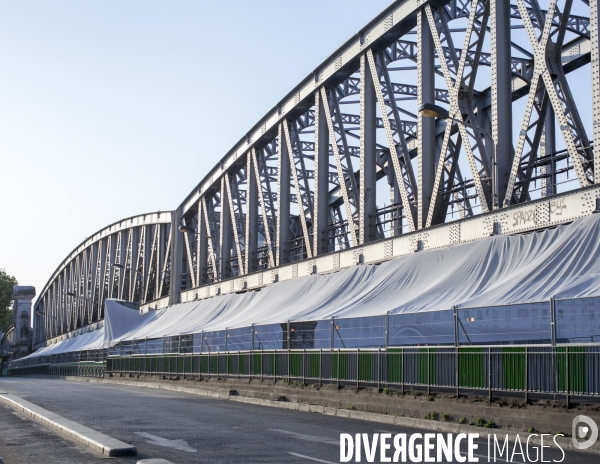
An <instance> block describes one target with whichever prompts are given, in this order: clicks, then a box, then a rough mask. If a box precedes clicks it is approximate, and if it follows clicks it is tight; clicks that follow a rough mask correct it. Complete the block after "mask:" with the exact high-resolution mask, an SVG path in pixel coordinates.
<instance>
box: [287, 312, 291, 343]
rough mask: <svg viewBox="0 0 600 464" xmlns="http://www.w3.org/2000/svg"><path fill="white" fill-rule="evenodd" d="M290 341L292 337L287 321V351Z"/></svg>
mask: <svg viewBox="0 0 600 464" xmlns="http://www.w3.org/2000/svg"><path fill="white" fill-rule="evenodd" d="M291 340H292V337H291V328H290V321H289V319H288V321H287V349H288V350H289V349H290V348H291V347H292V345H291Z"/></svg>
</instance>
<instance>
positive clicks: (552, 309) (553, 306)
mask: <svg viewBox="0 0 600 464" xmlns="http://www.w3.org/2000/svg"><path fill="white" fill-rule="evenodd" d="M550 324H551V325H550V329H551V330H552V371H553V372H554V400H557V399H558V362H557V361H558V360H557V359H556V301H555V300H554V296H552V297H551V298H550Z"/></svg>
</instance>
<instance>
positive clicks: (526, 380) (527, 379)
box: [525, 347, 529, 404]
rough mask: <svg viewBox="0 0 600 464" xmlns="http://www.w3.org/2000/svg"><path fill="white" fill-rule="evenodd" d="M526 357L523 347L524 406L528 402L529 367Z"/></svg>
mask: <svg viewBox="0 0 600 464" xmlns="http://www.w3.org/2000/svg"><path fill="white" fill-rule="evenodd" d="M528 357H529V356H527V347H525V404H527V403H528V402H529V375H528V374H529V372H528V371H529V367H528V361H529V360H528V359H527V358H528Z"/></svg>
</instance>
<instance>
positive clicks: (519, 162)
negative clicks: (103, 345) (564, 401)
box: [34, 0, 600, 347]
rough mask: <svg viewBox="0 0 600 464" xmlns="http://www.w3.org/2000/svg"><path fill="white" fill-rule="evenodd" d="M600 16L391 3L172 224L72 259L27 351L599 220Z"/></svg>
mask: <svg viewBox="0 0 600 464" xmlns="http://www.w3.org/2000/svg"><path fill="white" fill-rule="evenodd" d="M598 14H599V13H598V2H597V1H588V0H512V1H511V2H508V1H505V0H471V1H469V0H450V1H444V0H437V1H434V0H429V1H428V0H399V1H397V2H395V3H394V4H392V5H391V6H390V7H389V8H387V9H386V10H385V11H384V12H382V13H381V14H380V15H379V16H378V17H377V18H375V19H374V20H373V21H371V22H370V23H368V24H367V25H366V26H365V27H364V28H363V29H361V30H360V31H359V32H358V33H357V34H356V35H355V36H353V37H352V38H350V40H348V41H347V42H346V43H345V44H344V45H342V46H341V47H340V48H339V49H338V50H336V51H335V52H334V53H333V54H332V55H331V56H330V57H329V58H328V59H327V60H325V61H324V62H323V63H322V64H321V65H320V66H318V67H317V68H316V69H315V70H314V71H313V72H312V73H311V74H310V75H309V76H308V77H307V78H306V79H304V80H303V81H302V82H300V83H299V84H298V85H297V86H296V87H295V88H294V89H292V90H291V92H290V93H289V94H288V95H287V96H286V97H285V98H283V99H282V100H281V101H280V102H279V103H278V104H277V105H276V106H275V107H274V108H273V109H272V110H271V111H270V112H269V113H268V114H267V115H266V116H265V117H264V118H262V119H261V120H260V121H258V122H257V123H256V125H255V126H254V127H252V128H251V129H250V130H249V131H248V133H247V134H246V135H245V136H244V137H243V138H242V139H241V140H240V141H239V142H238V143H237V144H236V145H235V146H234V147H233V148H232V149H231V150H230V151H229V152H228V153H227V154H225V156H223V158H221V160H220V161H219V162H218V163H216V165H215V166H214V167H213V168H212V170H211V171H210V172H209V173H208V175H206V177H205V178H204V179H203V180H202V181H201V182H200V183H199V185H198V186H197V187H196V188H195V189H194V190H193V191H192V192H191V193H190V194H189V195H188V197H187V198H186V199H185V200H184V201H183V202H182V203H181V205H180V206H179V207H178V208H177V209H176V210H175V211H173V212H162V213H152V214H146V215H142V216H137V217H133V218H129V219H125V220H123V221H120V222H118V223H115V224H112V225H110V226H108V227H106V228H105V229H103V230H101V231H99V232H97V233H96V234H95V235H93V236H92V237H90V238H89V239H87V240H86V241H85V242H83V243H82V244H80V245H79V246H78V247H77V248H76V249H75V250H73V252H72V253H71V254H70V255H69V256H67V257H66V258H65V260H64V261H63V262H62V263H61V264H60V266H59V267H58V268H57V269H56V271H55V272H54V274H53V275H52V276H51V277H50V279H49V281H48V283H47V284H46V285H45V287H44V289H43V290H42V292H41V294H40V297H39V299H38V301H37V303H36V306H35V309H36V312H35V314H36V318H35V323H34V331H35V343H36V346H38V347H39V346H43V345H45V344H46V343H48V342H49V341H51V340H53V339H57V338H58V339H60V338H63V337H66V336H68V335H69V334H70V333H71V334H72V333H73V332H74V331H75V332H80V331H83V330H89V326H90V325H94V324H98V323H99V321H101V320H102V318H103V303H104V300H105V299H106V298H122V299H126V300H129V301H136V302H139V304H140V305H141V306H142V308H143V309H155V308H161V307H165V306H167V305H171V304H176V303H178V302H186V301H191V300H196V299H202V298H208V297H213V296H215V295H220V294H225V293H231V292H244V291H250V290H253V289H260V288H261V287H263V286H265V285H267V284H269V283H271V282H276V281H278V280H285V279H292V278H296V277H301V276H305V275H309V274H314V273H327V272H334V271H336V270H338V269H341V268H344V267H348V266H354V265H357V264H361V263H376V262H381V261H385V260H388V259H392V258H394V257H397V256H402V255H406V254H409V253H414V252H417V251H421V250H428V249H435V248H441V247H447V246H451V245H453V244H458V243H464V242H468V241H473V240H477V239H480V238H483V237H487V236H490V235H492V234H514V233H522V232H527V231H532V230H537V229H541V228H545V227H551V226H553V225H556V224H561V223H565V222H570V221H573V220H574V219H577V218H579V217H582V216H585V215H588V214H590V213H592V212H593V211H594V210H596V206H597V198H598V197H599V196H600V185H597V184H598V183H600V180H598V179H599V178H598V177H597V176H595V172H596V171H597V170H600V150H594V145H593V142H592V141H593V140H599V139H600V62H599V35H598ZM423 103H437V104H441V105H442V106H444V107H446V108H448V110H449V114H450V117H451V118H454V119H455V120H458V122H456V121H451V120H448V119H447V120H439V119H438V120H435V119H433V118H427V117H424V116H421V115H420V114H419V112H418V108H419V107H420V105H421V104H423ZM463 122H464V123H467V124H468V125H469V126H467V125H465V124H463ZM486 132H487V133H489V134H490V135H491V138H492V139H493V143H492V142H491V140H490V139H489V138H488V137H487V136H486ZM180 228H181V229H180ZM180 230H181V232H180ZM115 264H116V265H117V266H115Z"/></svg>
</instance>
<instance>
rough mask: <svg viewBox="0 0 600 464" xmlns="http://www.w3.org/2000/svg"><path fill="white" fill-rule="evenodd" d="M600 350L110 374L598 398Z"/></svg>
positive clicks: (244, 356) (303, 357) (120, 360)
mask: <svg viewBox="0 0 600 464" xmlns="http://www.w3.org/2000/svg"><path fill="white" fill-rule="evenodd" d="M599 373H600V346H591V345H588V346H558V347H539V346H535V347H531V346H518V347H466V348H430V347H428V348H389V349H377V350H370V349H366V350H362V349H357V350H343V349H333V350H331V349H329V350H322V349H321V350H260V351H238V352H227V353H195V354H194V353H189V354H162V355H131V356H109V357H108V359H107V365H106V374H107V375H112V376H114V375H121V376H123V375H125V376H158V377H162V378H174V377H176V378H190V379H198V380H202V379H206V378H211V377H217V378H233V379H244V378H245V379H260V380H265V379H271V380H275V381H277V380H284V381H288V382H302V383H304V384H306V383H311V384H317V383H318V384H323V383H337V384H338V385H340V384H344V385H356V387H357V388H358V387H360V386H361V385H362V386H376V387H377V388H379V389H381V388H384V387H385V388H392V389H399V390H402V391H403V392H404V391H405V390H406V389H407V388H411V389H412V388H415V389H418V390H423V391H427V393H431V392H432V391H442V392H444V391H445V392H447V391H450V392H455V393H456V395H457V396H458V395H461V394H467V393H470V394H473V393H475V394H483V395H488V396H489V398H490V400H491V398H492V396H522V397H524V398H525V399H528V398H529V396H530V395H537V396H543V397H548V396H550V397H552V398H554V399H561V400H565V401H567V402H568V401H570V398H571V397H573V396H577V397H587V400H588V401H589V400H597V399H600V375H599Z"/></svg>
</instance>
